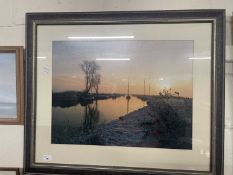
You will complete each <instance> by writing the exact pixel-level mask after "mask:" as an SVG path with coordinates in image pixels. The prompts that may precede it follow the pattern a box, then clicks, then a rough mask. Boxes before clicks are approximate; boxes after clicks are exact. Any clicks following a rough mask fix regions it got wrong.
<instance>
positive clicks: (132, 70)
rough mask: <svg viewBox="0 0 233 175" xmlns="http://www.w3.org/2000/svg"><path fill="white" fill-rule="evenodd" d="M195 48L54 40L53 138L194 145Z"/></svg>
mask: <svg viewBox="0 0 233 175" xmlns="http://www.w3.org/2000/svg"><path fill="white" fill-rule="evenodd" d="M193 47H194V46H193V41H191V40H184V41H183V40H103V39H102V40H100V39H95V40H94V39H93V40H90V39H89V40H72V41H53V45H52V49H53V51H52V54H53V58H52V140H51V142H52V144H77V145H95V146H124V147H144V148H167V149H192V98H193V84H192V82H193V74H192V58H193V52H194V51H193ZM13 102H14V101H13Z"/></svg>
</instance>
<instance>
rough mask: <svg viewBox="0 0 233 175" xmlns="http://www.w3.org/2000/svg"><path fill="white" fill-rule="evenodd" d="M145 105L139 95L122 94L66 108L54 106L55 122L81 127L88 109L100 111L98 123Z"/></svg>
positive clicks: (108, 120)
mask: <svg viewBox="0 0 233 175" xmlns="http://www.w3.org/2000/svg"><path fill="white" fill-rule="evenodd" d="M144 106H146V102H144V101H142V100H140V99H139V98H137V97H133V96H131V99H130V100H127V99H126V98H125V97H124V96H122V97H118V98H116V99H107V100H98V101H97V102H93V104H89V105H87V106H81V105H80V104H77V105H75V106H71V107H65V108H62V107H53V108H52V115H53V124H54V125H64V123H67V122H68V123H69V124H70V126H74V127H79V126H81V125H82V123H83V122H84V120H85V113H86V111H87V110H90V109H92V110H96V112H98V113H99V122H98V123H107V122H110V121H112V120H114V119H118V118H119V117H121V116H124V115H125V114H127V113H129V112H132V111H135V110H137V109H140V108H142V107H144ZM86 108H87V109H86Z"/></svg>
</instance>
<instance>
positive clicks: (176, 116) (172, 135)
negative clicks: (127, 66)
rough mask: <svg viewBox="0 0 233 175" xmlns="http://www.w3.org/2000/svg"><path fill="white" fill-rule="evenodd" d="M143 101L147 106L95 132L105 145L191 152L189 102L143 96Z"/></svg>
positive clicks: (175, 98)
mask: <svg viewBox="0 0 233 175" xmlns="http://www.w3.org/2000/svg"><path fill="white" fill-rule="evenodd" d="M138 98H141V97H138ZM143 100H145V101H146V102H147V104H148V106H146V107H144V108H141V109H139V110H137V111H134V112H131V113H129V114H127V115H125V116H122V117H120V118H119V119H118V120H114V121H112V122H110V123H108V124H106V125H105V126H103V127H102V128H99V129H98V133H99V134H100V135H101V137H102V138H104V139H103V140H104V145H115V146H136V147H159V148H171V149H181V148H182V149H191V148H192V99H187V98H182V97H179V98H177V97H169V98H167V97H166V98H165V97H161V96H143Z"/></svg>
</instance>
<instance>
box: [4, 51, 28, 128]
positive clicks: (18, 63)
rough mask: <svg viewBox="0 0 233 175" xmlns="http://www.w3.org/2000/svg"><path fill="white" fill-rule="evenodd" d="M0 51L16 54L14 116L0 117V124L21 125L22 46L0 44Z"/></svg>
mask: <svg viewBox="0 0 233 175" xmlns="http://www.w3.org/2000/svg"><path fill="white" fill-rule="evenodd" d="M0 53H15V54H16V105H17V117H16V118H10V119H6V118H0V124H7V125H9V124H10V125H23V123H24V78H23V77H24V71H23V70H24V69H23V57H24V53H23V46H0Z"/></svg>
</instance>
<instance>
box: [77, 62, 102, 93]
mask: <svg viewBox="0 0 233 175" xmlns="http://www.w3.org/2000/svg"><path fill="white" fill-rule="evenodd" d="M80 67H81V69H82V71H83V72H84V73H85V92H86V93H89V92H90V90H91V89H92V88H95V89H96V88H98V85H99V83H100V75H99V74H97V71H98V70H99V69H100V67H99V66H98V65H97V64H96V62H95V61H83V63H82V64H80ZM96 84H97V85H96Z"/></svg>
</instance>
